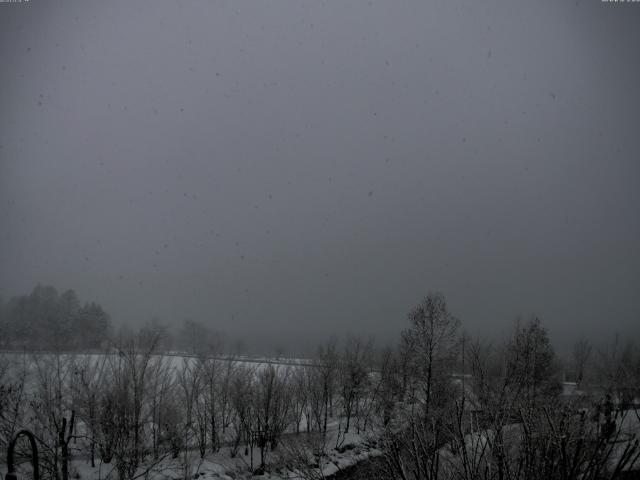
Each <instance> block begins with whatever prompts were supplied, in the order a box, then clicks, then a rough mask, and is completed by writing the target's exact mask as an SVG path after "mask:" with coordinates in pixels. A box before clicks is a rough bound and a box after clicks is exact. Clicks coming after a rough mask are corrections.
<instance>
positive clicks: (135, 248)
mask: <svg viewBox="0 0 640 480" xmlns="http://www.w3.org/2000/svg"><path fill="white" fill-rule="evenodd" d="M639 49H640V4H637V3H636V4H625V5H619V4H607V3H601V2H600V1H599V0H579V1H571V2H565V1H533V0H529V1H526V2H525V1H507V0H500V1H496V0H487V1H464V2H459V1H449V2H444V1H424V0H421V1H401V2H398V1H394V2H392V1H349V2H343V1H282V0H271V1H260V2H242V1H206V2H205V1H193V2H174V1H165V0H153V1H151V0H136V1H126V2H125V1H109V2H105V1H100V2H97V1H86V0H83V1H81V2H80V1H78V2H72V1H65V2H45V1H44V0H31V1H29V2H27V3H1V4H0V61H1V67H0V86H1V88H0V108H1V116H0V294H1V295H2V296H3V297H4V298H5V299H7V298H8V297H10V296H13V295H16V294H20V293H26V292H28V291H30V290H31V289H32V288H33V286H34V285H35V284H36V283H38V282H40V283H45V284H52V285H54V286H56V287H57V288H59V289H66V288H73V289H75V290H76V291H77V292H78V294H79V295H80V297H81V298H82V299H85V300H89V299H95V300H97V301H99V302H100V303H102V304H103V306H104V307H105V308H106V309H107V311H109V312H110V313H111V314H112V316H113V318H114V320H115V321H116V322H126V323H133V324H141V323H142V322H144V321H145V320H148V319H149V318H151V317H152V316H157V317H159V318H160V319H161V320H163V321H165V322H179V321H182V320H184V319H186V318H190V319H195V320H200V321H203V322H205V323H207V324H209V325H211V326H212V327H214V328H218V329H220V330H225V331H227V332H228V333H229V334H230V335H245V334H246V335H247V336H248V337H247V338H248V342H249V343H252V342H254V341H256V342H257V341H263V342H264V344H265V345H267V346H270V345H276V344H281V345H290V344H293V342H299V343H300V344H306V343H313V342H315V341H316V340H317V338H318V335H320V336H322V337H324V336H325V335H326V334H329V333H342V332H346V331H351V332H360V333H364V334H367V335H369V334H372V335H375V336H376V337H377V338H378V339H379V340H381V341H386V340H387V339H395V337H394V335H395V334H396V333H397V332H398V331H399V330H400V329H401V328H404V326H405V323H406V313H407V311H408V310H409V309H410V308H411V307H412V306H413V305H414V304H416V303H417V302H418V301H419V300H420V298H421V297H422V296H423V295H424V294H425V293H427V292H428V291H434V290H435V291H441V292H443V293H444V294H445V295H446V296H447V299H448V301H449V304H450V307H451V310H452V311H453V313H454V314H456V315H457V316H458V317H460V319H461V320H462V321H463V323H464V325H465V326H466V328H467V329H468V330H469V331H470V332H471V333H474V334H481V335H484V336H487V337H490V336H493V335H496V334H498V333H500V332H503V331H504V330H506V329H507V328H508V326H509V325H510V324H511V323H512V322H513V320H514V318H515V317H516V316H517V315H519V314H522V315H524V316H525V317H526V316H528V315H530V314H534V313H535V314H537V315H539V316H541V318H542V319H543V321H544V323H545V324H546V326H547V327H549V329H550V330H551V332H552V334H554V335H555V336H556V338H557V339H560V340H562V339H563V338H568V337H569V336H573V337H579V336H581V335H587V336H592V337H593V338H602V337H601V336H602V335H603V334H605V335H606V334H609V333H611V334H612V332H613V331H615V330H618V331H620V332H634V333H635V334H637V333H638V330H639V327H638V325H639V324H640V165H639V161H640V132H639V130H638V125H639V123H638V120H639V118H638V117H639V115H640V88H639V87H640V50H639Z"/></svg>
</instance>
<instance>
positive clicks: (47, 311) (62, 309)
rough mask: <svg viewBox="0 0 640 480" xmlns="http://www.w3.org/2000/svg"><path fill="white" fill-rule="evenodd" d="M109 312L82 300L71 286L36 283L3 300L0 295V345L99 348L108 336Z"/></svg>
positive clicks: (13, 347)
mask: <svg viewBox="0 0 640 480" xmlns="http://www.w3.org/2000/svg"><path fill="white" fill-rule="evenodd" d="M112 332H113V326H112V323H111V318H110V316H109V314H108V313H107V312H106V311H105V310H104V308H102V306H101V305H100V304H99V303H96V302H84V303H82V302H81V301H80V299H79V298H78V295H77V294H76V292H75V291H74V290H71V289H69V290H65V291H64V292H62V293H59V292H58V290H57V289H56V288H54V287H52V286H48V285H37V286H36V287H35V288H34V289H33V290H32V291H31V293H29V294H25V295H17V296H14V297H12V298H10V299H9V300H8V301H7V302H6V303H5V302H2V299H0V349H3V350H27V351H75V350H98V349H102V348H104V347H105V346H106V342H107V341H108V339H109V338H111V335H112Z"/></svg>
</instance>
